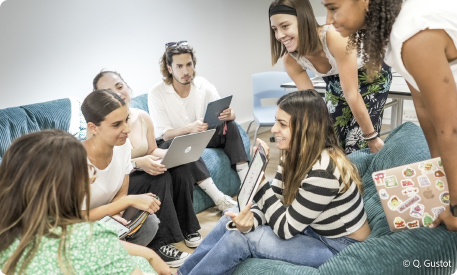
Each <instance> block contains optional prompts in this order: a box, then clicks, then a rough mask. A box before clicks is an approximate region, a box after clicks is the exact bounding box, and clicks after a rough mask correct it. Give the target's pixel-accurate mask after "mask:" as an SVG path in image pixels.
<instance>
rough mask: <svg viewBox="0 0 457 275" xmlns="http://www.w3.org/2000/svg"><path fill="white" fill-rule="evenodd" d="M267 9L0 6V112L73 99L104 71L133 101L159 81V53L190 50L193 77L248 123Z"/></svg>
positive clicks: (141, 4) (212, 2)
mask: <svg viewBox="0 0 457 275" xmlns="http://www.w3.org/2000/svg"><path fill="white" fill-rule="evenodd" d="M269 4H270V1H266V0H249V1H243V0H193V1H186V0H166V1H161V0H78V1H75V0H72V1H70V0H6V1H5V2H3V3H2V4H1V7H0V37H1V42H0V108H5V107H12V106H18V105H24V104H30V103H36V102H43V101H47V100H52V99H57V98H63V97H68V96H75V97H78V98H81V99H83V98H84V97H85V96H86V95H87V94H88V93H89V92H90V91H91V89H92V79H93V77H94V76H95V75H96V74H97V73H98V72H99V71H100V70H101V69H102V68H106V69H112V70H117V71H118V72H120V73H121V74H122V75H123V77H124V79H125V80H126V81H127V82H128V84H129V85H130V86H131V88H132V89H133V91H134V93H135V94H136V95H139V94H143V93H147V92H148V90H149V88H150V87H151V86H152V85H153V84H155V83H156V82H158V81H161V74H160V71H159V65H158V61H159V59H160V57H161V55H162V54H163V51H164V44H165V43H166V42H169V41H179V40H188V41H189V43H190V44H191V45H192V46H194V49H195V51H196V56H197V67H196V69H197V73H198V74H200V75H202V76H204V77H205V78H207V79H208V80H209V81H210V82H212V83H213V84H214V85H215V86H216V87H217V88H218V90H219V93H220V94H221V95H227V94H231V93H232V94H234V98H233V103H232V104H233V105H232V107H233V108H234V109H235V111H236V112H237V115H238V119H237V120H238V121H240V122H245V121H248V120H250V119H251V118H252V108H251V106H252V96H251V93H250V91H251V75H252V74H253V73H257V72H261V71H268V70H282V64H279V65H276V66H275V67H272V66H271V59H270V44H269V31H268V30H269V26H268V15H267V14H268V7H269Z"/></svg>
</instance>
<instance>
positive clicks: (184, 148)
mask: <svg viewBox="0 0 457 275" xmlns="http://www.w3.org/2000/svg"><path fill="white" fill-rule="evenodd" d="M214 132H216V129H211V130H207V131H204V132H199V133H192V134H187V135H183V136H177V137H175V138H174V139H173V141H172V142H171V144H170V147H169V148H168V151H167V153H166V154H165V156H164V158H163V159H162V161H161V163H162V164H163V165H165V168H167V169H169V168H173V167H176V166H179V165H183V164H186V163H189V162H194V161H196V160H198V159H199V158H200V156H201V155H202V153H203V150H205V148H206V146H207V145H208V143H209V141H210V140H211V138H212V137H213V135H214Z"/></svg>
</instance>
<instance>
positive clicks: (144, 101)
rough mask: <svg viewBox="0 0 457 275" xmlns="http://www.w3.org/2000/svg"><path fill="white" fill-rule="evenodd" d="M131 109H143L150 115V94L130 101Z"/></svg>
mask: <svg viewBox="0 0 457 275" xmlns="http://www.w3.org/2000/svg"><path fill="white" fill-rule="evenodd" d="M130 107H132V108H138V109H141V110H143V111H146V113H148V114H149V107H148V94H142V95H139V96H136V97H134V98H132V100H131V101H130Z"/></svg>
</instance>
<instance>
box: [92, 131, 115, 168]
mask: <svg viewBox="0 0 457 275" xmlns="http://www.w3.org/2000/svg"><path fill="white" fill-rule="evenodd" d="M90 143H91V144H92V149H93V151H94V153H95V145H94V140H93V139H92V138H91V139H90ZM113 155H114V151H113V150H112V151H111V156H110V157H109V161H108V164H107V165H106V166H108V165H109V164H110V163H111V161H112V160H113Z"/></svg>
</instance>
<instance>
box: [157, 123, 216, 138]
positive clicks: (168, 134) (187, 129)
mask: <svg viewBox="0 0 457 275" xmlns="http://www.w3.org/2000/svg"><path fill="white" fill-rule="evenodd" d="M206 129H208V124H207V123H203V119H197V120H196V121H194V122H192V123H190V124H188V125H186V126H184V127H181V128H177V129H170V130H167V131H165V133H163V140H165V141H167V140H170V139H173V138H175V137H177V136H181V135H187V134H190V133H198V132H203V131H206Z"/></svg>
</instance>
